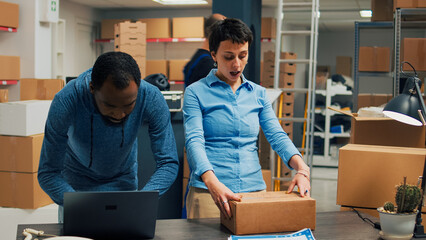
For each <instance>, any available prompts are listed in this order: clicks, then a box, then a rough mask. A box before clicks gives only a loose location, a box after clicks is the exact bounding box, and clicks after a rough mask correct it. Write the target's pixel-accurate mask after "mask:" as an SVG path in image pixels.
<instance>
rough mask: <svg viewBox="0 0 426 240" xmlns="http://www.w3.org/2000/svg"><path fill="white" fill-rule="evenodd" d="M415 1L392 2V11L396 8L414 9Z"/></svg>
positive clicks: (394, 0) (399, 0) (395, 0)
mask: <svg viewBox="0 0 426 240" xmlns="http://www.w3.org/2000/svg"><path fill="white" fill-rule="evenodd" d="M415 7H417V0H393V11H395V9H397V8H415Z"/></svg>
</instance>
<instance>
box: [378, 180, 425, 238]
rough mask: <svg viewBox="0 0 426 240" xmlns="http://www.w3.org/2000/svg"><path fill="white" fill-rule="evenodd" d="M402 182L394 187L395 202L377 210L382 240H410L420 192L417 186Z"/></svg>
mask: <svg viewBox="0 0 426 240" xmlns="http://www.w3.org/2000/svg"><path fill="white" fill-rule="evenodd" d="M406 179H407V178H406V177H404V182H403V183H402V184H399V185H397V186H396V194H395V202H396V205H397V206H396V207H395V205H394V204H393V203H392V202H386V203H385V204H384V205H383V207H379V208H377V211H378V212H379V215H380V226H381V228H382V231H381V232H380V235H381V237H382V238H384V239H394V238H398V239H411V237H412V236H413V232H414V226H415V223H416V214H417V211H418V210H417V207H418V206H419V204H420V201H421V198H422V191H421V189H420V187H419V186H418V185H410V184H407V183H406Z"/></svg>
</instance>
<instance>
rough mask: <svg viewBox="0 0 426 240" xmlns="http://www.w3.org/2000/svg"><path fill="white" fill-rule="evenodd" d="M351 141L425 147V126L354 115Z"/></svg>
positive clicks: (355, 142)
mask: <svg viewBox="0 0 426 240" xmlns="http://www.w3.org/2000/svg"><path fill="white" fill-rule="evenodd" d="M350 143H354V144H367V145H384V146H397V147H413V148H424V147H425V128H424V127H416V126H411V125H408V124H404V123H401V122H398V121H396V120H393V119H391V118H370V117H353V118H352V121H351V137H350Z"/></svg>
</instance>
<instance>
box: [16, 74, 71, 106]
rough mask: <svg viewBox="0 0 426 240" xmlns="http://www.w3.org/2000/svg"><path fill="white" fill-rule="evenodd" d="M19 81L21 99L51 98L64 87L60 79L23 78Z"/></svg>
mask: <svg viewBox="0 0 426 240" xmlns="http://www.w3.org/2000/svg"><path fill="white" fill-rule="evenodd" d="M19 82H20V85H21V86H20V95H21V101H23V100H53V98H54V97H55V94H56V93H58V92H59V91H60V90H61V89H62V88H64V85H65V82H64V80H62V79H33V78H24V79H21V80H19Z"/></svg>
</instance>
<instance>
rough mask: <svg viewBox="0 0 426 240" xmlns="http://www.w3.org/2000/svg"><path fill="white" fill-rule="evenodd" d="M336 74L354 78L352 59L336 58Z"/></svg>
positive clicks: (345, 57)
mask: <svg viewBox="0 0 426 240" xmlns="http://www.w3.org/2000/svg"><path fill="white" fill-rule="evenodd" d="M336 74H341V75H344V76H348V77H352V57H347V56H337V57H336Z"/></svg>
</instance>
